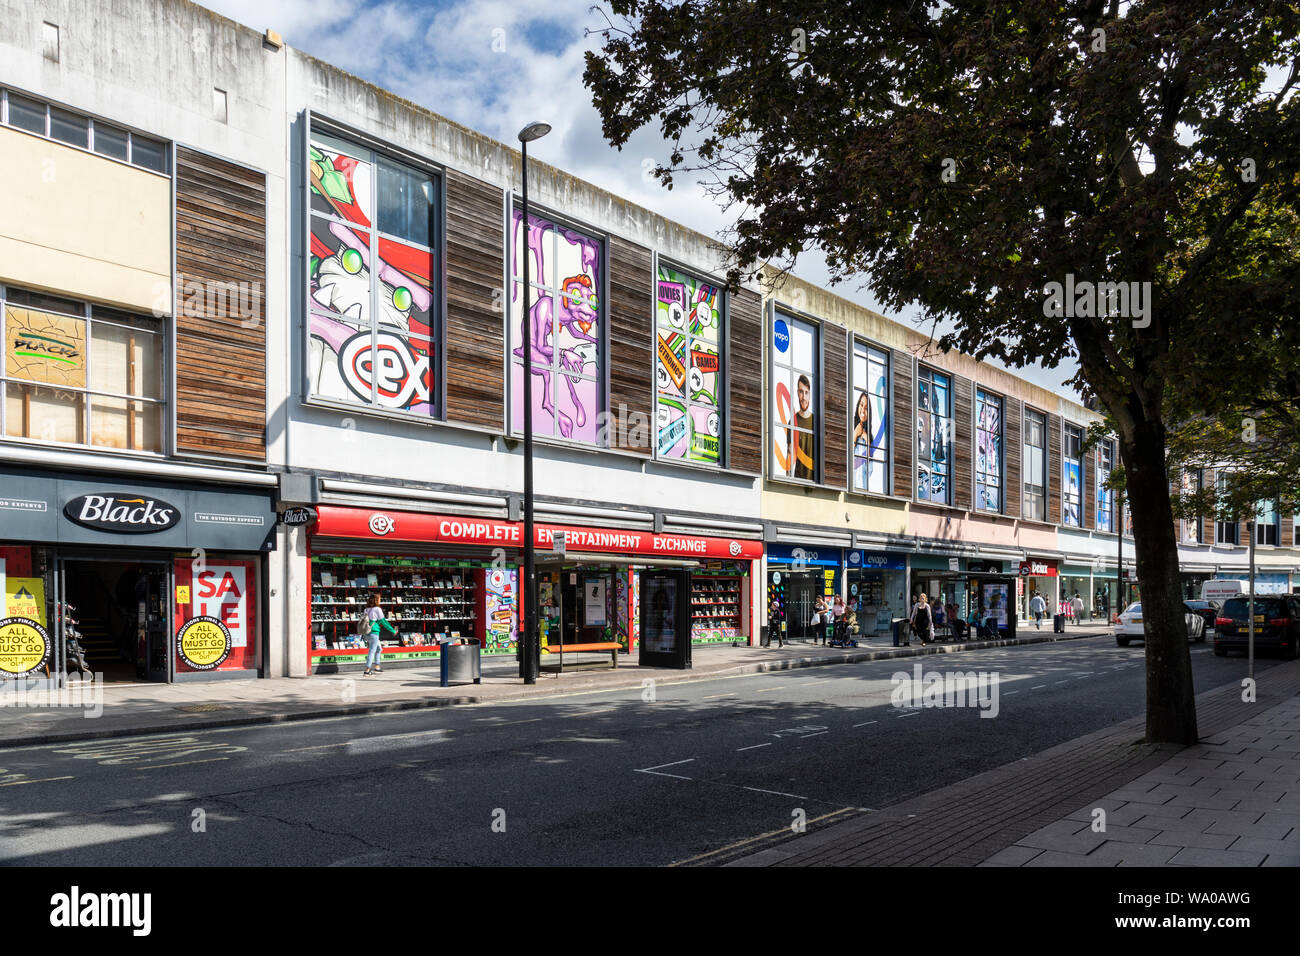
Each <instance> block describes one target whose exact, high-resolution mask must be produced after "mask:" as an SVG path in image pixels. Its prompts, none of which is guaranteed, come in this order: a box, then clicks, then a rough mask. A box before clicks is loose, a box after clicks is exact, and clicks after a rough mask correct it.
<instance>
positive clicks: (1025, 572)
mask: <svg viewBox="0 0 1300 956" xmlns="http://www.w3.org/2000/svg"><path fill="white" fill-rule="evenodd" d="M1020 573H1021V575H1022V576H1024V577H1029V576H1031V575H1032V576H1034V577H1048V578H1054V577H1056V576H1057V571H1056V565H1055V564H1048V563H1047V562H1046V561H1021V562H1020Z"/></svg>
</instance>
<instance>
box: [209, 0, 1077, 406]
mask: <svg viewBox="0 0 1300 956" xmlns="http://www.w3.org/2000/svg"><path fill="white" fill-rule="evenodd" d="M201 5H202V6H205V7H207V8H208V9H211V10H213V11H215V12H217V13H219V14H221V15H223V16H226V17H229V18H230V19H232V20H236V21H238V22H239V23H242V24H244V25H245V26H249V27H252V28H254V29H256V30H258V31H259V32H261V31H263V30H266V29H271V30H275V31H276V32H278V33H279V34H280V35H281V36H282V37H284V40H285V42H286V43H288V44H289V45H290V46H292V47H295V48H297V49H299V50H302V51H304V52H306V53H310V54H311V55H312V56H315V57H318V58H319V59H322V60H324V61H326V62H327V63H331V64H333V65H334V66H337V67H339V68H341V69H343V70H346V71H348V72H349V73H354V74H356V75H357V76H359V77H361V78H362V79H364V80H367V81H369V82H371V83H374V84H376V85H377V86H380V87H383V88H384V89H386V90H389V91H391V92H393V93H396V94H397V95H399V96H402V97H405V98H406V99H409V100H412V101H413V102H415V103H418V104H420V105H421V106H424V107H425V108H427V109H429V110H431V111H433V112H435V113H438V114H439V115H442V116H445V117H447V118H448V119H452V120H455V121H456V122H458V123H462V124H464V125H465V126H468V127H470V128H471V129H476V130H479V131H480V132H482V133H485V134H487V135H489V136H492V137H494V138H496V139H498V140H501V141H503V142H509V143H512V144H513V143H514V141H515V135H516V133H517V132H518V130H519V129H520V128H521V127H522V126H524V125H525V124H526V123H528V122H530V121H532V120H542V121H545V122H547V123H550V124H551V126H552V127H554V131H553V132H552V133H551V134H550V135H549V136H547V137H546V138H545V139H543V140H541V141H539V142H537V143H534V144H533V145H532V146H531V147H530V149H529V153H530V155H532V156H534V157H535V158H537V159H540V160H542V161H544V162H546V163H549V164H551V165H553V166H556V167H558V168H560V169H563V170H565V171H566V172H568V173H571V174H572V175H575V176H577V177H579V178H581V179H584V180H586V181H588V182H590V183H593V184H594V185H596V186H599V187H601V188H603V189H607V190H609V191H610V192H613V193H615V194H617V195H620V196H623V197H626V198H627V199H629V200H632V201H633V202H635V203H637V204H639V205H641V206H644V207H646V208H648V209H652V210H654V211H655V212H657V213H659V214H661V215H663V216H665V217H667V218H669V219H671V220H674V221H676V222H679V223H681V224H682V225H685V226H688V227H690V228H692V229H695V230H697V231H699V232H702V233H705V234H706V235H710V236H714V237H718V238H721V235H722V232H723V230H724V229H725V228H726V227H727V226H728V225H729V223H730V222H731V221H732V217H731V216H730V215H729V214H728V213H727V212H725V211H724V210H723V209H722V208H720V207H719V206H718V204H717V200H715V199H714V198H712V197H710V196H708V195H706V194H705V192H704V190H703V188H702V187H701V186H700V185H699V183H698V182H695V181H690V180H688V179H686V178H685V177H676V182H675V186H674V188H673V189H672V190H667V189H665V188H663V187H662V186H660V185H659V184H658V182H657V181H655V180H654V179H653V177H651V176H649V175H648V173H647V169H650V168H653V166H654V164H655V163H657V162H659V161H662V160H664V159H666V158H667V155H668V152H669V150H668V147H667V145H666V144H665V142H664V141H663V140H662V138H660V137H659V135H658V133H657V131H656V130H654V129H652V128H643V129H642V130H640V131H639V132H638V133H636V134H635V135H634V136H633V138H632V140H631V142H629V144H628V145H627V146H626V147H624V149H623V150H622V151H621V152H620V151H619V150H616V149H614V148H613V147H611V146H610V145H609V144H608V143H606V142H605V140H604V139H603V137H602V136H601V132H600V117H599V114H598V113H597V112H596V109H595V107H593V106H592V103H591V96H590V94H589V93H588V91H587V89H586V88H585V87H584V86H583V84H582V71H583V67H584V63H583V54H584V52H585V51H587V50H588V49H598V48H599V44H600V41H601V39H602V38H601V37H600V35H599V34H598V33H593V34H592V35H587V30H593V31H595V30H598V29H600V28H602V27H603V26H604V25H605V22H606V21H605V19H604V17H603V16H602V14H601V13H600V9H599V5H593V0H546V2H545V3H535V4H534V3H519V2H510V0H439V2H413V0H202V3H201ZM793 271H794V273H795V274H796V275H798V276H800V277H802V278H804V279H806V280H808V281H810V282H813V283H815V284H817V285H821V286H825V287H828V288H830V285H829V272H828V270H827V268H826V263H825V259H824V257H823V256H822V255H821V254H820V252H819V251H818V250H815V249H812V250H807V251H806V252H805V253H804V254H803V255H801V256H800V257H799V259H798V261H797V263H796V265H795V268H794V270H793ZM832 291H834V292H835V293H836V294H837V295H840V296H842V297H844V298H846V299H849V300H851V301H853V302H857V303H859V304H860V305H863V306H866V307H867V308H870V309H874V310H875V311H877V312H880V313H882V314H884V315H886V316H888V317H889V318H891V319H894V320H896V321H900V322H904V323H906V324H910V325H914V326H915V325H917V322H918V319H919V312H918V311H914V310H907V311H903V312H897V311H890V310H886V309H884V308H882V307H881V306H880V304H879V303H878V302H877V301H876V299H875V297H874V296H873V295H872V292H871V289H870V285H869V277H866V276H863V277H862V281H860V282H858V281H854V280H849V281H846V282H843V283H841V284H839V285H838V286H835V287H833V290H832ZM945 328H946V327H945V326H944V325H942V324H941V325H940V326H939V332H940V333H942V332H943V331H945ZM926 331H927V332H928V325H927V326H926ZM992 364H994V365H998V364H1000V363H997V362H992ZM1076 369H1077V366H1076V364H1075V363H1074V362H1073V361H1072V360H1069V359H1067V360H1065V361H1063V362H1062V363H1061V364H1060V365H1058V366H1057V368H1055V369H1044V368H1041V367H1036V366H1029V367H1026V368H1024V369H1020V370H1015V371H1016V373H1017V374H1018V375H1020V376H1021V377H1023V378H1026V379H1028V380H1029V381H1032V382H1034V383H1035V384H1037V385H1040V386H1042V387H1044V388H1048V389H1051V390H1053V391H1055V392H1058V393H1059V394H1062V395H1065V396H1067V397H1070V398H1073V399H1074V400H1076V401H1077V400H1078V395H1077V393H1076V392H1075V391H1074V390H1073V389H1072V388H1069V387H1068V386H1065V385H1064V384H1063V383H1064V381H1065V380H1066V379H1068V378H1070V377H1071V376H1073V374H1074V373H1075V371H1076Z"/></svg>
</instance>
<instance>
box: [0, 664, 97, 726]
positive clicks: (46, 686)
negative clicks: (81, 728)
mask: <svg viewBox="0 0 1300 956" xmlns="http://www.w3.org/2000/svg"><path fill="white" fill-rule="evenodd" d="M0 707H78V708H80V709H82V710H83V711H85V713H84V714H82V716H83V717H86V718H94V717H102V716H103V715H104V675H103V673H102V672H96V674H95V677H94V679H93V680H90V679H87V680H69V681H65V682H62V686H59V687H51V686H50V682H49V681H29V680H24V679H23V678H21V677H19V678H18V679H17V680H7V681H4V682H3V683H0Z"/></svg>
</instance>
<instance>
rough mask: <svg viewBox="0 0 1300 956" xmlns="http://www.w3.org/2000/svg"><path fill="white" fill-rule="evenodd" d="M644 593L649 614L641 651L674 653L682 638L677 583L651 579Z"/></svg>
mask: <svg viewBox="0 0 1300 956" xmlns="http://www.w3.org/2000/svg"><path fill="white" fill-rule="evenodd" d="M644 591H645V593H644V595H643V598H644V601H645V606H646V609H647V612H648V613H647V616H646V624H645V633H644V634H642V635H641V641H642V644H641V649H642V650H643V651H649V652H651V653H665V654H671V653H674V652H675V651H676V650H677V642H678V640H679V638H680V635H678V633H677V612H676V608H677V582H676V581H674V580H672V579H664V578H650V579H648V580H647V581H646V582H645V586H644Z"/></svg>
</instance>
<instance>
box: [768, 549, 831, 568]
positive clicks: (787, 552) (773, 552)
mask: <svg viewBox="0 0 1300 956" xmlns="http://www.w3.org/2000/svg"><path fill="white" fill-rule="evenodd" d="M842 555H843V551H842V550H841V549H839V548H827V547H824V546H823V547H815V548H806V547H804V546H803V545H798V544H796V545H788V544H769V545H768V546H767V563H768V564H789V565H792V566H794V567H808V568H838V567H839V566H840V560H841V557H842Z"/></svg>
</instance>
